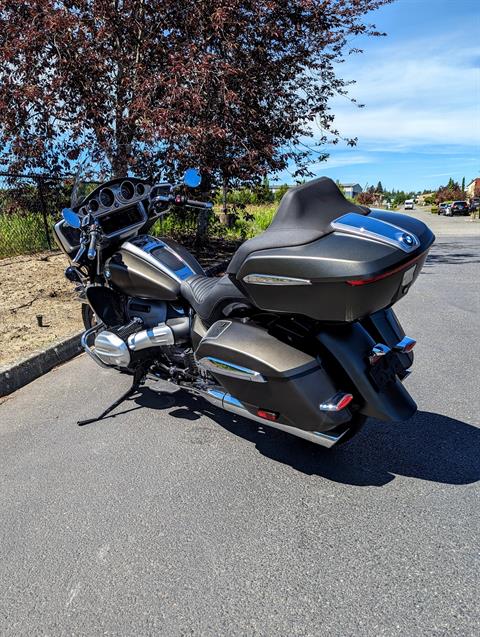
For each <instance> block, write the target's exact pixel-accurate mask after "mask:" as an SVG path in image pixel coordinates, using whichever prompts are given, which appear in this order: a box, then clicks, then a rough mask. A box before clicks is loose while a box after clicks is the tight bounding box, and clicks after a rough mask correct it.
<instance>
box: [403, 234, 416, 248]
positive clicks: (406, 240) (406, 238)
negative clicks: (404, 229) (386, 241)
mask: <svg viewBox="0 0 480 637" xmlns="http://www.w3.org/2000/svg"><path fill="white" fill-rule="evenodd" d="M402 239H403V241H404V243H406V244H407V246H413V243H414V242H413V237H412V235H411V234H407V233H404V234H403V235H402Z"/></svg>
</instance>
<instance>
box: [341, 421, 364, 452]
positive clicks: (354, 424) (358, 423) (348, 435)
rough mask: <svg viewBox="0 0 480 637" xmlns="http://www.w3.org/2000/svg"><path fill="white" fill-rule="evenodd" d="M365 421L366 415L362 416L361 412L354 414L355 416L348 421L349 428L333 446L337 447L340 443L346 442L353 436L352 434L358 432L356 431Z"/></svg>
mask: <svg viewBox="0 0 480 637" xmlns="http://www.w3.org/2000/svg"><path fill="white" fill-rule="evenodd" d="M366 421H367V416H364V415H363V414H355V416H354V417H353V418H352V420H351V421H350V428H349V430H348V431H347V433H346V434H345V435H344V436H342V437H341V438H340V440H339V441H338V442H337V444H336V445H335V447H339V446H340V445H343V444H345V443H346V442H349V441H350V440H351V439H352V438H353V436H355V435H356V434H358V432H359V431H360V429H361V428H362V427H363V425H364V424H365V422H366Z"/></svg>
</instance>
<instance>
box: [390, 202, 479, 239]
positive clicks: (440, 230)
mask: <svg viewBox="0 0 480 637" xmlns="http://www.w3.org/2000/svg"><path fill="white" fill-rule="evenodd" d="M397 212H401V213H404V214H406V215H409V216H414V217H417V218H418V219H420V220H421V221H424V222H425V223H426V224H428V225H429V226H430V228H431V229H432V230H433V232H434V233H435V235H436V236H437V237H440V236H462V237H467V236H470V237H472V236H473V237H477V238H480V220H478V219H475V220H472V219H471V217H469V216H467V217H464V216H461V217H460V216H455V217H445V215H432V213H431V212H430V207H425V206H419V207H417V208H415V210H402V209H400V210H398V211H397Z"/></svg>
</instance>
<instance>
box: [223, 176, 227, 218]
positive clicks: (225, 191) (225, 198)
mask: <svg viewBox="0 0 480 637" xmlns="http://www.w3.org/2000/svg"><path fill="white" fill-rule="evenodd" d="M227 195H228V179H227V178H226V177H224V178H223V184H222V201H223V207H222V212H223V214H224V215H226V214H227V212H228V209H227Z"/></svg>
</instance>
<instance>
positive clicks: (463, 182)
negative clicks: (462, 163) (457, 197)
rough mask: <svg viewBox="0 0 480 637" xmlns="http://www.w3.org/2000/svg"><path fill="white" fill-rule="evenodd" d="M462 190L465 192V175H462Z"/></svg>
mask: <svg viewBox="0 0 480 637" xmlns="http://www.w3.org/2000/svg"><path fill="white" fill-rule="evenodd" d="M462 190H463V192H465V177H462Z"/></svg>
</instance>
